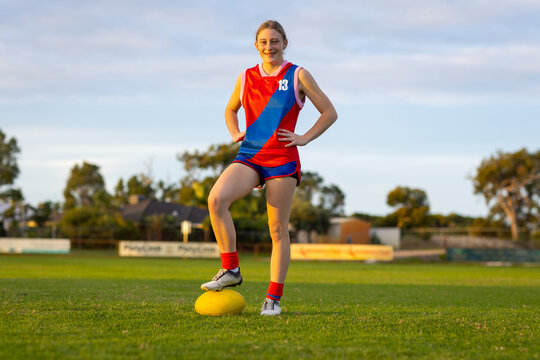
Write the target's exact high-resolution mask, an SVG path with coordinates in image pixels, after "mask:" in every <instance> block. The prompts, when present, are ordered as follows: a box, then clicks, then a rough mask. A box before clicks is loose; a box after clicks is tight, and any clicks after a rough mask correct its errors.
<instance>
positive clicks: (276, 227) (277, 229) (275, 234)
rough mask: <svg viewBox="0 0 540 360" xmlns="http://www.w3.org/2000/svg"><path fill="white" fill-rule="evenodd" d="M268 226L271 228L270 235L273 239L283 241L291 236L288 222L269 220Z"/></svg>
mask: <svg viewBox="0 0 540 360" xmlns="http://www.w3.org/2000/svg"><path fill="white" fill-rule="evenodd" d="M268 228H269V230H270V237H271V238H272V241H274V242H275V241H281V240H284V239H285V240H286V239H288V238H289V226H288V224H282V223H281V222H279V221H269V222H268Z"/></svg>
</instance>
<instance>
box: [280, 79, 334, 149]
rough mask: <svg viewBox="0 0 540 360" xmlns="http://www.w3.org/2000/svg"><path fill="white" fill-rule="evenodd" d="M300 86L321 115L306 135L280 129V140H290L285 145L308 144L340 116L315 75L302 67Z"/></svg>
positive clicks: (301, 90) (301, 92) (300, 90)
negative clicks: (318, 83)
mask: <svg viewBox="0 0 540 360" xmlns="http://www.w3.org/2000/svg"><path fill="white" fill-rule="evenodd" d="M298 87H299V89H298V91H299V92H300V95H302V94H304V95H305V96H307V97H308V99H309V100H310V101H311V102H312V103H313V105H315V107H316V108H317V110H319V112H320V113H321V116H320V117H319V119H318V120H317V122H315V124H314V125H313V126H312V127H311V129H309V130H308V131H307V132H306V133H305V134H304V135H298V134H295V133H293V132H292V131H289V130H285V129H279V130H278V132H277V134H278V136H280V138H279V140H280V141H287V142H289V143H288V144H287V145H285V147H290V146H303V145H306V144H308V143H309V142H311V141H313V140H315V139H316V138H318V137H319V136H321V134H322V133H324V132H325V131H326V130H327V129H328V128H329V127H330V126H331V125H332V124H333V123H334V122H335V121H336V120H337V117H338V116H337V113H336V109H334V105H332V102H331V101H330V99H328V96H326V94H325V93H324V92H323V91H322V90H321V88H320V87H319V85H317V82H316V81H315V79H314V78H313V76H311V74H310V73H309V72H308V71H307V70H305V69H301V70H300V72H299V73H298Z"/></svg>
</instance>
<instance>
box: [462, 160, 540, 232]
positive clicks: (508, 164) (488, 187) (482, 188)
mask: <svg viewBox="0 0 540 360" xmlns="http://www.w3.org/2000/svg"><path fill="white" fill-rule="evenodd" d="M472 182H473V185H474V193H475V194H479V195H482V196H483V197H484V199H485V201H486V204H487V205H488V206H489V207H490V216H491V217H493V218H498V217H499V218H505V219H506V220H507V221H508V223H509V224H510V229H511V231H512V239H513V240H517V239H518V236H519V227H520V226H528V225H529V226H531V227H534V226H538V224H539V220H540V219H539V211H540V151H537V152H536V153H529V152H528V151H527V149H521V150H519V151H516V152H514V153H504V152H502V151H498V152H497V153H496V154H495V155H493V156H490V157H489V158H488V159H484V160H482V163H481V164H480V166H478V168H477V169H476V174H475V175H474V176H473V177H472Z"/></svg>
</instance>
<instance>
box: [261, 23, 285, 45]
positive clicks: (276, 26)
mask: <svg viewBox="0 0 540 360" xmlns="http://www.w3.org/2000/svg"><path fill="white" fill-rule="evenodd" d="M265 29H274V30H276V31H277V32H278V33H280V34H281V36H282V37H283V42H284V43H287V35H285V29H283V26H281V24H280V23H278V22H277V21H275V20H267V21H265V22H263V23H262V24H261V26H259V28H258V29H257V33H256V34H255V41H257V39H258V38H259V33H260V32H261V31H263V30H265Z"/></svg>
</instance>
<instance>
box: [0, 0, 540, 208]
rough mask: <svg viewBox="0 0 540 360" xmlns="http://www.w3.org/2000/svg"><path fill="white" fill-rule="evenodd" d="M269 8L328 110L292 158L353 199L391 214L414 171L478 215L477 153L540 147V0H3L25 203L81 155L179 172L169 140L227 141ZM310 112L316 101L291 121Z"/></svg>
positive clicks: (6, 106) (448, 203) (137, 169)
mask: <svg viewBox="0 0 540 360" xmlns="http://www.w3.org/2000/svg"><path fill="white" fill-rule="evenodd" d="M267 19H274V20H278V21H279V22H280V23H281V24H282V25H283V26H284V28H285V31H286V32H287V37H288V39H289V45H288V47H287V49H286V52H285V58H286V59H287V60H289V61H291V62H293V63H295V64H299V65H301V66H303V67H304V68H305V69H306V70H308V71H309V72H310V73H311V74H312V75H313V77H314V78H315V80H316V81H317V83H318V84H319V86H320V87H321V89H322V90H323V91H324V92H325V93H326V94H327V95H328V97H329V98H330V99H331V101H332V102H333V104H334V106H335V108H336V110H337V112H338V115H339V118H338V120H337V122H336V123H335V124H334V125H333V126H332V127H331V128H330V129H329V130H328V131H327V132H326V133H325V134H323V135H322V136H321V137H320V138H318V139H316V140H315V141H313V142H312V143H310V144H308V145H307V146H305V147H302V148H300V157H301V161H302V168H303V170H307V171H314V172H317V173H319V174H320V175H321V176H322V177H323V178H324V180H325V183H326V184H335V185H337V186H339V187H340V188H341V189H342V190H343V192H344V193H345V195H346V206H345V209H346V212H347V214H352V213H354V212H362V213H369V214H378V215H384V214H387V213H389V212H390V211H392V209H391V208H389V207H388V206H387V205H386V196H387V194H388V192H390V191H391V190H392V189H393V188H395V187H396V186H409V187H413V188H420V189H422V190H424V191H426V193H427V195H428V199H429V203H430V205H431V211H432V213H442V214H448V213H451V212H457V213H460V214H463V215H470V216H485V215H487V211H488V210H487V207H486V204H485V202H484V200H483V198H482V197H481V196H478V195H474V193H473V185H472V181H471V179H470V177H471V176H473V175H474V173H475V170H476V168H477V167H478V166H479V165H480V163H481V161H482V160H483V159H486V158H488V157H490V156H491V155H494V154H496V153H497V151H503V152H514V151H517V150H519V149H521V148H527V149H528V150H529V151H536V150H538V149H539V148H540V0H489V1H488V0H466V1H465V0H464V1H461V0H456V1H442V0H431V1H428V0H418V1H414V2H409V1H397V0H382V1H367V0H366V1H360V0H354V1H332V2H330V1H321V0H314V1H273V2H269V3H268V4H265V3H256V4H255V3H254V2H251V1H221V0H209V1H200V2H196V1H182V0H170V1H160V0H157V1H119V0H118V1H115V0H106V1H100V0H96V1H91V2H88V1H67V0H49V1H37V0H22V1H8V0H0V129H2V131H3V132H4V133H6V135H7V136H8V137H15V138H16V139H17V141H18V144H19V146H20V148H21V153H20V155H19V158H18V164H19V167H20V175H19V177H18V178H17V180H16V186H18V187H20V188H22V191H23V194H24V196H25V199H26V201H27V202H28V203H30V204H34V205H37V203H39V202H42V201H47V200H52V201H62V200H63V195H62V192H63V188H64V187H65V184H66V181H67V178H68V176H69V172H70V169H71V168H72V167H73V166H74V165H75V164H81V163H82V162H83V161H88V162H91V163H94V164H96V165H99V166H100V169H101V173H102V174H103V176H104V178H105V182H106V186H107V188H108V189H109V190H110V191H112V189H113V188H114V186H115V184H116V183H117V181H118V180H119V179H120V178H123V179H127V178H129V177H131V176H132V175H135V174H139V173H149V172H150V173H151V174H152V176H153V177H154V178H155V179H156V180H164V181H166V182H168V183H173V182H178V181H179V179H180V178H181V177H182V176H184V174H185V173H184V171H183V168H182V164H181V163H180V162H179V161H178V160H177V159H176V156H177V154H179V153H182V152H184V151H194V150H199V151H204V150H205V149H207V148H208V147H209V146H210V145H212V144H219V143H228V142H229V141H230V135H229V133H228V131H227V128H226V126H225V122H224V117H223V113H224V109H225V105H226V104H227V102H228V99H229V97H230V95H231V93H232V90H233V87H234V82H235V80H236V78H237V77H238V75H239V74H240V72H241V71H242V70H244V69H245V68H248V67H251V66H253V65H256V64H257V63H260V61H261V59H260V57H259V55H258V52H257V51H256V49H255V47H254V41H255V31H256V29H257V28H258V26H259V25H260V24H261V23H262V22H264V21H265V20H267ZM317 118H318V112H317V110H316V109H315V108H314V106H313V105H312V104H311V103H309V102H308V104H307V105H306V106H305V107H304V109H303V110H302V112H301V114H300V117H299V120H298V125H297V133H300V134H301V133H304V132H305V131H307V130H308V129H309V128H310V127H311V126H312V125H313V124H314V123H315V121H316V120H317ZM243 121H244V118H243V113H242V111H240V123H241V124H242V123H243ZM242 126H243V125H242Z"/></svg>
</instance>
